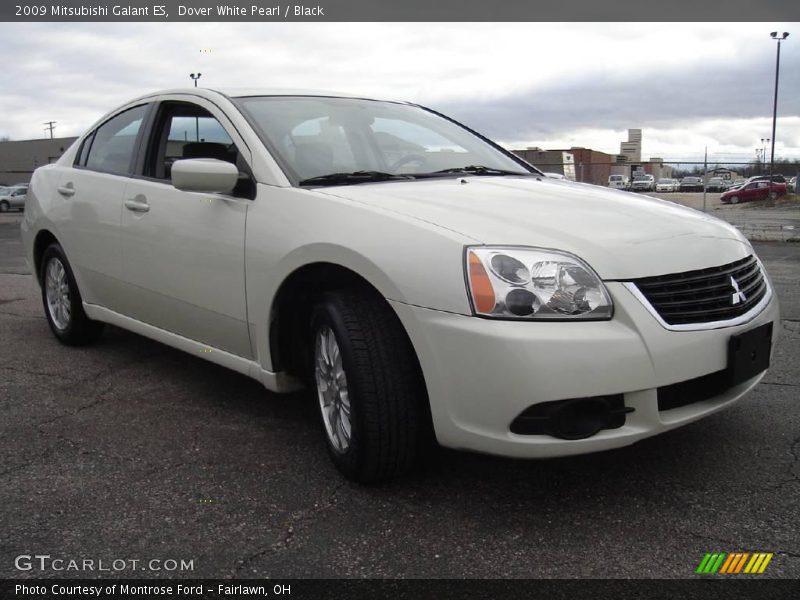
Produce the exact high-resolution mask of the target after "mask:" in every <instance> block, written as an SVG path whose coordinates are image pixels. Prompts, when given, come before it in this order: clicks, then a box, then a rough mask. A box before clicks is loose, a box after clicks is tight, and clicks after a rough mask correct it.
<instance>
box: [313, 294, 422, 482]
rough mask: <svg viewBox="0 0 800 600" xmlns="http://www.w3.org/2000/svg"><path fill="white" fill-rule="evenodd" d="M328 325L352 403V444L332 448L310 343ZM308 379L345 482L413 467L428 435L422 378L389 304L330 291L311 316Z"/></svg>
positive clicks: (396, 474)
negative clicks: (343, 447)
mask: <svg viewBox="0 0 800 600" xmlns="http://www.w3.org/2000/svg"><path fill="white" fill-rule="evenodd" d="M324 328H329V329H330V330H331V331H332V332H333V334H334V336H335V338H336V342H337V343H338V346H339V350H340V353H341V358H342V364H343V367H344V372H345V377H346V383H347V391H348V397H349V405H350V430H351V432H350V439H349V445H348V446H347V448H346V449H345V450H344V451H342V450H337V449H336V448H335V446H334V442H333V441H332V440H331V435H330V434H329V433H328V430H327V429H325V417H324V415H323V410H322V407H321V402H320V395H321V394H320V392H319V390H318V385H317V381H316V378H315V375H314V374H315V342H316V340H317V336H318V335H319V333H320V331H321V330H323V329H324ZM310 334H311V335H310V339H311V381H312V389H313V390H314V400H315V402H317V404H319V405H320V408H319V414H320V421H321V422H322V424H323V429H325V440H326V444H327V446H328V451H329V454H330V456H331V458H332V460H333V462H334V464H335V465H336V467H337V468H338V469H339V470H340V471H341V472H342V473H343V474H344V475H345V476H346V477H347V478H349V479H352V480H354V481H358V482H361V483H375V482H381V481H388V480H390V479H394V478H396V477H399V476H400V475H403V474H404V473H406V472H408V471H409V470H411V469H412V468H413V467H414V466H415V465H416V464H417V462H418V461H419V459H420V457H421V456H422V455H423V453H424V451H425V450H426V448H427V447H428V445H429V443H430V441H431V439H432V437H433V435H432V428H431V427H430V412H429V409H428V399H427V393H426V390H425V384H424V381H423V377H422V373H421V370H420V367H419V363H418V361H417V358H416V354H415V352H414V349H413V347H412V345H411V342H410V340H409V339H408V336H407V335H406V332H405V330H404V329H403V326H402V325H401V323H400V320H399V319H398V318H397V315H396V314H395V313H394V311H393V310H392V308H391V307H390V306H389V305H388V304H387V302H386V301H385V300H384V299H383V298H381V297H379V296H377V295H376V294H374V293H371V292H369V291H364V290H358V289H352V290H350V289H348V290H341V291H335V292H328V293H326V294H325V295H324V296H323V297H322V298H321V301H320V302H319V304H317V306H316V307H315V308H314V311H313V313H312V318H311V332H310Z"/></svg>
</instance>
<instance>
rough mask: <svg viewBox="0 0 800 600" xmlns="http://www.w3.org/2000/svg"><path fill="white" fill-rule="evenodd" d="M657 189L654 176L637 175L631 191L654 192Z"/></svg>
mask: <svg viewBox="0 0 800 600" xmlns="http://www.w3.org/2000/svg"><path fill="white" fill-rule="evenodd" d="M655 189H656V180H655V177H653V176H652V175H648V174H644V175H635V176H634V178H633V181H632V182H631V190H633V191H634V192H652V191H655Z"/></svg>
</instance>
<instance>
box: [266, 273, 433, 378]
mask: <svg viewBox="0 0 800 600" xmlns="http://www.w3.org/2000/svg"><path fill="white" fill-rule="evenodd" d="M345 288H349V289H352V288H356V289H360V290H363V291H364V292H365V293H367V294H369V295H371V296H373V297H374V298H375V299H376V300H377V301H381V302H387V295H386V293H385V292H383V291H382V290H381V289H379V287H378V286H376V285H375V284H373V283H372V282H371V281H370V280H369V279H368V278H367V277H365V276H363V275H362V274H361V273H359V272H357V271H356V270H354V269H352V268H351V267H349V266H344V265H342V264H339V263H335V262H329V261H324V260H323V261H316V262H311V263H307V264H304V265H302V266H299V267H297V268H295V269H294V270H293V271H291V272H290V273H289V274H288V275H287V276H286V277H285V278H284V279H283V281H282V282H281V284H280V285H279V287H278V289H277V292H276V293H275V295H274V297H273V300H272V304H271V307H270V310H269V313H268V314H269V323H268V324H267V329H268V339H269V351H270V358H271V362H272V368H273V370H274V371H276V372H277V371H286V372H288V373H290V374H292V375H295V376H297V375H299V376H302V375H303V374H304V373H303V366H304V364H305V361H306V359H307V358H308V355H307V354H306V353H307V352H308V347H307V336H305V335H303V334H304V333H305V329H306V328H307V327H308V325H309V323H310V319H311V312H312V310H313V309H314V306H315V304H316V302H317V301H318V299H319V298H320V297H321V296H322V294H324V293H325V292H329V291H334V290H337V289H345ZM387 304H388V302H387ZM392 312H394V309H392ZM397 321H398V323H399V324H400V327H402V329H403V331H404V332H405V334H406V336H408V332H407V331H406V329H405V327H404V326H403V324H402V321H400V318H399V317H397ZM409 340H410V337H409ZM411 347H412V349H413V348H414V347H413V344H412V345H411ZM414 353H415V356H414V358H415V360H417V363H419V358H418V357H417V356H416V349H414ZM420 372H421V370H420Z"/></svg>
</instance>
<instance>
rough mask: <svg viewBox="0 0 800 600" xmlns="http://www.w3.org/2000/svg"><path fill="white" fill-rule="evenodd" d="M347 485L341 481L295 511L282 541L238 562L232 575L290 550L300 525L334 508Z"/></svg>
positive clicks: (284, 528)
mask: <svg viewBox="0 0 800 600" xmlns="http://www.w3.org/2000/svg"><path fill="white" fill-rule="evenodd" d="M345 485H347V482H346V481H341V482H339V483H337V484H336V485H335V486H334V487H333V489H332V490H331V491H330V492H329V493H328V494H326V495H325V496H324V497H323V498H322V499H320V500H318V501H317V502H314V505H313V506H310V507H308V508H305V509H303V510H298V511H294V512H293V513H291V514H290V515H289V518H288V519H287V520H286V523H285V525H284V527H283V530H284V534H283V535H282V536H281V539H279V540H278V541H277V542H274V543H273V544H271V545H270V546H268V547H266V548H264V549H263V550H259V551H258V552H256V553H254V554H251V555H250V556H247V557H245V558H243V559H241V560H240V561H237V562H238V563H239V564H238V565H237V566H236V567H235V568H234V569H233V573H232V574H233V575H234V576H236V575H238V574H239V573H241V572H242V571H243V570H244V569H246V568H247V567H248V566H249V565H250V564H251V563H252V562H253V561H255V560H257V559H259V558H261V557H262V556H264V555H265V554H267V553H268V552H270V551H281V550H285V549H286V548H288V547H289V546H290V545H291V542H292V539H293V538H294V534H295V530H296V529H297V527H298V525H300V523H302V522H303V521H304V520H305V519H307V518H308V517H309V516H310V515H314V514H316V513H319V512H321V511H323V510H326V509H328V508H330V507H331V506H333V505H334V504H335V503H336V502H335V500H336V496H337V495H338V493H339V491H340V490H341V489H342V488H343V487H344V486H345Z"/></svg>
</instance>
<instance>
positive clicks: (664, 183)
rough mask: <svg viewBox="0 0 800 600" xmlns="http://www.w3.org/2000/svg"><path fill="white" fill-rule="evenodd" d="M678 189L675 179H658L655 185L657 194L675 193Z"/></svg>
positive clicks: (678, 185)
mask: <svg viewBox="0 0 800 600" xmlns="http://www.w3.org/2000/svg"><path fill="white" fill-rule="evenodd" d="M679 188H680V184H679V183H678V180H677V179H659V180H658V183H656V191H657V192H677V191H678V189H679Z"/></svg>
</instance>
